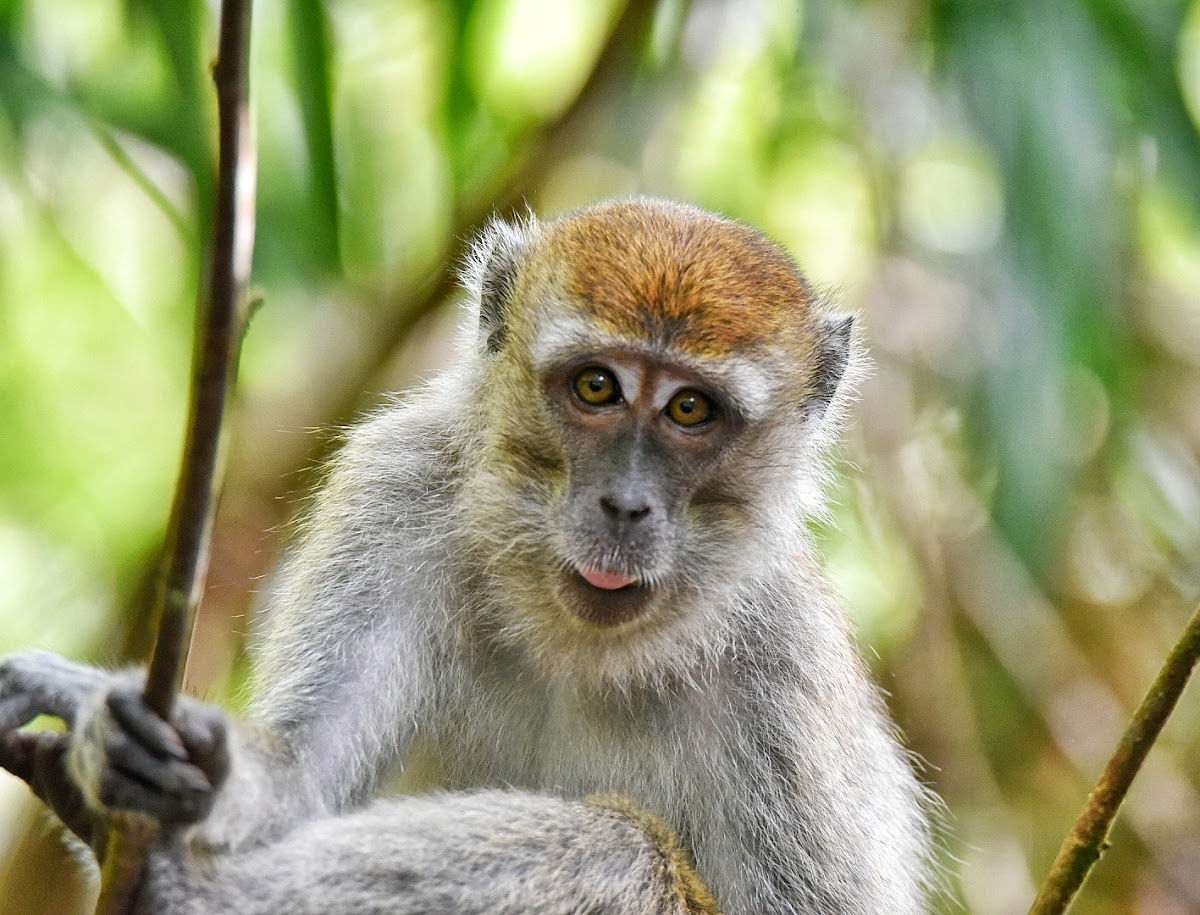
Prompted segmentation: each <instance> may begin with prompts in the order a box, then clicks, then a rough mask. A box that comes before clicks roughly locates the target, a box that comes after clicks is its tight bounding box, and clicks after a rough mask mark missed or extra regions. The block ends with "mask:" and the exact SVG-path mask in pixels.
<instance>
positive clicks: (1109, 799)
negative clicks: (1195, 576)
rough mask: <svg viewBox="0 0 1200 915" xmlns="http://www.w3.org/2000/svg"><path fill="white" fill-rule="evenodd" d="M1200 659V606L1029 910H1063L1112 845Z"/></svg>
mask: <svg viewBox="0 0 1200 915" xmlns="http://www.w3.org/2000/svg"><path fill="white" fill-rule="evenodd" d="M1197 660H1200V607H1197V608H1196V611H1195V613H1193V614H1192V618H1191V619H1190V620H1189V621H1188V624H1187V626H1186V627H1185V628H1184V630H1183V634H1182V635H1181V636H1180V637H1179V641H1177V642H1176V643H1175V647H1174V648H1172V649H1171V654H1170V655H1169V656H1168V657H1167V660H1166V663H1165V664H1163V666H1162V668H1161V669H1160V670H1159V672H1158V676H1157V677H1156V678H1155V679H1154V685H1153V686H1151V687H1150V691H1149V692H1148V693H1147V694H1146V698H1144V699H1143V700H1142V703H1141V705H1139V706H1138V710H1137V711H1136V712H1135V713H1134V716H1133V720H1132V721H1130V723H1129V727H1128V728H1126V730H1125V734H1124V736H1122V737H1121V742H1120V743H1119V744H1118V745H1117V749H1116V751H1115V752H1114V753H1113V755H1112V758H1111V759H1110V760H1109V761H1108V765H1107V766H1105V767H1104V773H1103V774H1102V775H1101V776H1100V780H1099V781H1098V782H1097V783H1096V787H1095V788H1093V789H1092V793H1091V794H1090V795H1089V796H1088V799H1087V803H1086V804H1084V807H1083V811H1082V813H1080V815H1079V819H1078V820H1076V821H1075V827H1074V828H1073V829H1072V830H1071V833H1070V835H1068V836H1067V837H1066V839H1064V840H1063V844H1062V847H1061V848H1060V849H1059V850H1058V855H1057V856H1056V857H1055V859H1054V863H1053V864H1052V865H1051V867H1050V873H1049V874H1048V875H1047V877H1046V881H1045V882H1044V883H1043V884H1042V888H1041V890H1040V891H1039V892H1038V894H1037V898H1036V899H1034V901H1033V905H1032V906H1031V907H1030V909H1029V915H1061V913H1063V912H1065V911H1066V910H1067V907H1068V906H1070V904H1071V902H1072V900H1074V898H1075V896H1076V894H1077V893H1078V892H1079V889H1080V887H1082V886H1083V882H1084V880H1086V879H1087V875H1088V872H1089V871H1091V869H1092V867H1093V865H1095V863H1096V862H1097V861H1098V860H1100V856H1101V855H1102V854H1103V853H1104V851H1105V850H1106V849H1107V848H1108V834H1109V830H1110V829H1111V828H1112V824H1113V820H1114V819H1116V816H1117V811H1118V810H1120V809H1121V802H1122V801H1124V800H1125V795H1126V794H1127V793H1128V791H1129V786H1130V785H1131V784H1132V783H1133V779H1134V777H1135V776H1136V775H1137V773H1138V770H1139V769H1140V768H1141V766H1142V762H1143V761H1144V760H1145V758H1146V754H1147V753H1149V752H1150V748H1151V747H1152V746H1154V742H1155V741H1156V740H1157V739H1158V735H1159V733H1160V732H1161V731H1162V729H1163V725H1164V724H1166V723H1167V719H1168V718H1169V717H1170V716H1171V712H1172V711H1174V710H1175V704H1176V703H1177V702H1178V701H1179V697H1180V695H1181V694H1182V693H1183V689H1184V687H1185V686H1187V682H1188V679H1189V678H1190V677H1191V675H1192V671H1193V670H1194V669H1195V667H1196V662H1197Z"/></svg>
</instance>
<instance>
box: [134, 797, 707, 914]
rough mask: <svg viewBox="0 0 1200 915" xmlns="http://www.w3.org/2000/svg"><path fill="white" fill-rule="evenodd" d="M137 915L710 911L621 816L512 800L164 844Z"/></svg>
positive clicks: (667, 856) (429, 805)
mask: <svg viewBox="0 0 1200 915" xmlns="http://www.w3.org/2000/svg"><path fill="white" fill-rule="evenodd" d="M138 911H139V915H200V913H210V912H237V913H240V915H277V913H279V912H289V913H293V915H384V913H387V915H408V913H412V915H415V913H426V915H434V913H438V915H584V913H588V915H608V913H611V915H688V913H697V915H698V913H713V912H715V911H716V909H715V905H714V904H713V903H712V901H711V899H710V898H708V896H707V892H706V891H705V890H704V889H703V887H702V886H701V885H700V884H699V881H698V879H697V878H696V877H695V874H694V873H693V872H691V870H690V866H688V865H687V864H686V863H685V862H684V861H683V859H682V857H681V856H680V855H679V854H678V853H675V852H673V851H672V850H670V849H666V850H664V848H663V847H661V846H660V845H659V844H657V843H656V842H655V841H653V840H652V839H650V838H649V837H648V835H647V832H646V831H644V830H643V829H642V828H641V827H639V826H638V825H637V824H635V823H634V821H633V819H632V818H631V817H629V816H627V815H625V814H624V813H622V812H620V811H618V810H614V809H607V808H605V807H602V806H597V805H593V804H590V803H584V802H578V801H565V800H562V799H560V798H553V797H545V796H541V795H533V794H525V793H518V792H503V791H493V792H483V793H478V794H447V795H437V796H431V797H420V798H403V799H395V800H387V801H379V802H376V803H375V804H373V805H372V806H370V807H368V808H366V809H364V810H360V811H358V812H356V813H352V814H347V815H345V816H341V817H332V818H326V819H320V820H313V821H309V822H307V823H304V824H301V825H300V826H298V827H297V828H295V829H294V830H292V831H291V832H289V833H288V834H287V835H286V836H285V837H283V838H282V839H280V840H279V841H278V842H275V843H273V844H270V845H265V846H259V847H257V848H254V849H249V850H246V851H242V852H237V853H229V854H218V855H205V854H204V853H203V852H201V851H198V850H189V849H187V848H186V847H184V846H182V845H180V844H173V845H172V844H165V845H164V846H163V847H162V848H161V849H160V850H159V851H158V852H157V853H156V855H155V857H154V859H153V861H152V865H151V868H150V873H149V875H148V878H147V883H146V884H145V887H144V889H143V892H142V897H141V901H140V905H139V910H138Z"/></svg>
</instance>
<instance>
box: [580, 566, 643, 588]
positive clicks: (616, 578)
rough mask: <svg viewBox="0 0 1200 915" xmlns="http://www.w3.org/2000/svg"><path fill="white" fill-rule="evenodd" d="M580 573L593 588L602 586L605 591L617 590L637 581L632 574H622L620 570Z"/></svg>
mask: <svg viewBox="0 0 1200 915" xmlns="http://www.w3.org/2000/svg"><path fill="white" fill-rule="evenodd" d="M579 574H580V575H582V576H583V579H584V581H586V582H587V583H588V584H589V585H591V586H592V587H593V588H601V589H603V590H605V591H616V590H617V589H619V588H625V587H628V586H629V585H631V584H633V583H634V582H635V581H637V579H636V578H634V577H633V576H632V575H622V574H621V573H620V572H589V571H580V573H579Z"/></svg>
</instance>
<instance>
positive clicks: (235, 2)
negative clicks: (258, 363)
mask: <svg viewBox="0 0 1200 915" xmlns="http://www.w3.org/2000/svg"><path fill="white" fill-rule="evenodd" d="M249 49H250V0H225V2H224V4H223V5H222V9H221V31H220V39H219V44H218V46H217V62H216V65H215V67H214V68H213V82H214V83H215V84H216V90H217V112H218V130H219V134H220V136H219V159H218V166H217V168H218V172H217V189H216V194H217V199H216V215H215V219H214V224H213V246H212V252H211V254H210V262H209V275H208V284H207V293H206V294H205V295H202V296H201V303H200V305H199V307H198V308H197V312H196V334H195V342H194V345H193V354H192V380H191V404H190V409H189V415H188V422H187V434H186V439H185V442H184V448H183V462H182V466H181V468H180V472H179V482H178V484H177V487H176V490H175V500H174V502H173V504H172V506H171V517H170V521H169V522H168V527H167V540H166V547H165V550H164V555H163V565H162V572H161V578H160V585H159V588H158V593H157V601H156V607H155V610H156V615H157V617H158V626H157V640H156V642H155V645H154V652H153V654H152V655H151V658H150V667H149V671H148V673H147V676H146V689H145V699H146V703H147V704H148V705H149V706H150V707H151V708H152V709H154V710H155V711H156V712H157V713H158V714H159V715H161V716H162V717H163V718H168V719H169V718H170V716H171V710H172V707H173V706H174V704H175V696H176V694H177V692H178V688H179V681H180V678H181V676H182V672H183V663H184V660H185V659H186V657H187V652H188V647H189V644H190V641H191V630H192V623H193V621H194V619H195V611H196V606H197V604H198V603H199V600H200V595H201V594H202V593H203V591H204V580H205V577H206V576H207V573H208V558H209V544H210V541H211V539H212V530H213V521H214V516H215V514H216V503H217V495H218V491H219V487H220V476H221V474H220V473H219V470H220V457H221V427H222V422H223V419H224V415H225V407H226V404H227V403H228V401H229V396H230V392H231V390H232V388H233V382H234V378H235V376H236V373H237V360H238V353H239V351H240V345H241V339H242V333H243V330H244V328H245V322H246V309H245V290H246V283H247V280H248V278H249V273H250V255H251V251H252V248H253V243H254V185H255V153H254V134H253V129H252V124H251V120H250V108H249ZM156 835H157V827H156V824H155V823H154V821H152V820H150V819H148V818H146V817H142V816H136V815H121V816H118V817H114V821H113V823H112V826H111V832H110V836H109V841H108V850H107V854H106V855H105V859H104V866H103V869H102V883H101V891H100V900H99V902H98V904H97V907H96V911H97V913H98V915H120V913H124V912H128V911H130V909H131V908H132V904H133V901H134V898H135V897H136V895H137V891H138V887H139V885H140V883H141V874H142V870H143V868H144V866H145V860H146V854H147V852H148V850H149V847H150V845H151V843H152V842H153V841H154V839H155V837H156Z"/></svg>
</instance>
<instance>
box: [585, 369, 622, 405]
mask: <svg viewBox="0 0 1200 915" xmlns="http://www.w3.org/2000/svg"><path fill="white" fill-rule="evenodd" d="M574 387H575V395H576V396H577V397H578V398H579V399H580V400H582V401H583V402H584V403H586V404H591V405H592V406H593V407H600V406H604V405H605V404H610V403H615V402H616V401H617V400H619V399H620V397H621V389H620V388H619V387H617V379H616V378H614V377H613V374H612V372H610V371H608V369H602V368H599V367H597V366H589V367H588V368H586V369H584V370H583V371H582V372H580V373H579V374H578V375H576V376H575V383H574Z"/></svg>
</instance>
